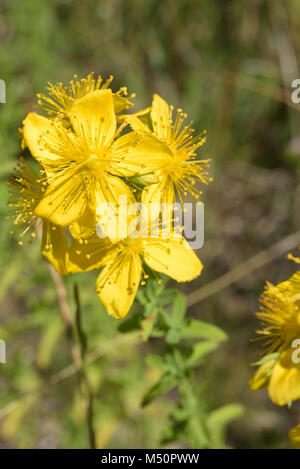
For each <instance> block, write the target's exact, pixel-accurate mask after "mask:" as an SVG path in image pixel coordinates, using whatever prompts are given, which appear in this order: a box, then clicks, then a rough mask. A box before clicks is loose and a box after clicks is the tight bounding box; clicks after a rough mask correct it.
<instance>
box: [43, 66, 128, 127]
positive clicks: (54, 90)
mask: <svg viewBox="0 0 300 469" xmlns="http://www.w3.org/2000/svg"><path fill="white" fill-rule="evenodd" d="M112 80H113V76H112V75H111V76H110V77H109V78H108V79H107V80H106V81H105V82H103V79H102V77H101V76H100V75H99V76H98V77H97V78H94V74H93V73H89V75H88V76H87V77H86V78H82V79H81V80H78V79H77V75H74V79H73V80H71V81H70V83H69V85H67V86H64V85H63V83H57V84H56V85H53V84H52V83H48V86H47V91H48V95H45V94H44V93H39V94H37V98H38V106H39V107H40V108H41V109H44V110H45V111H47V113H48V114H49V115H50V116H58V117H60V118H62V119H68V118H69V113H70V111H71V109H72V106H73V104H74V103H75V102H76V101H78V100H79V99H81V98H83V97H84V96H86V95H88V94H89V93H93V92H94V91H97V90H100V89H101V90H105V89H107V88H108V87H109V85H110V84H111V82H112ZM134 97H135V94H134V93H133V94H131V95H130V96H128V95H127V88H126V87H125V86H124V87H122V88H120V89H119V91H117V92H116V93H113V105H114V110H115V113H116V114H117V113H119V112H122V111H124V110H125V109H128V108H131V107H132V106H133V104H132V103H131V101H130V100H131V99H132V98H134Z"/></svg>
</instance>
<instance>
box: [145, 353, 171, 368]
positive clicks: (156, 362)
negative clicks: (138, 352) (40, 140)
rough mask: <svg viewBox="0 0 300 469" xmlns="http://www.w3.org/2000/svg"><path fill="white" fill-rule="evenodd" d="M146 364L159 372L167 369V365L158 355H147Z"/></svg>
mask: <svg viewBox="0 0 300 469" xmlns="http://www.w3.org/2000/svg"><path fill="white" fill-rule="evenodd" d="M146 363H147V365H148V366H152V367H153V368H158V369H159V370H161V371H166V368H169V365H168V364H167V363H166V362H165V361H164V359H163V358H162V357H160V356H159V355H153V354H149V355H147V357H146Z"/></svg>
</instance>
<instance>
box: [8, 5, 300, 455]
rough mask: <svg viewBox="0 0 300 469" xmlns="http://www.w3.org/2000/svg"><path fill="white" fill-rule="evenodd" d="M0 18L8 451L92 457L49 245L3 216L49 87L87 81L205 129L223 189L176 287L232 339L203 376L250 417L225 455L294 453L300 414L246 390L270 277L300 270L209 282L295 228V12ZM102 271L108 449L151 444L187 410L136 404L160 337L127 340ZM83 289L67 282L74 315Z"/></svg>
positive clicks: (97, 367)
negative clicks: (158, 102)
mask: <svg viewBox="0 0 300 469" xmlns="http://www.w3.org/2000/svg"><path fill="white" fill-rule="evenodd" d="M0 8H1V10H0V78H1V79H3V80H5V82H6V86H7V102H6V104H0V129H1V131H0V148H1V165H0V177H1V187H0V191H1V198H0V210H1V231H0V238H1V242H0V263H1V282H0V338H2V339H5V340H6V342H7V364H6V365H0V447H3V448H10V447H19V448H35V447H38V448H48V447H50V448H59V447H63V448H67V447H73V448H85V447H88V440H87V434H86V427H85V422H84V417H83V411H82V408H81V406H80V403H79V396H78V393H77V391H76V384H77V381H76V376H74V375H72V376H70V377H66V378H64V379H60V380H58V382H55V379H53V375H55V374H56V373H58V372H59V371H60V370H61V369H63V368H64V367H66V366H68V365H69V364H70V363H71V357H70V351H69V344H68V341H67V339H66V338H65V333H64V329H63V325H62V322H61V319H60V313H59V307H58V301H57V294H56V291H55V289H54V286H53V280H52V277H51V275H50V272H49V269H48V266H47V263H46V261H45V260H44V259H43V258H42V257H41V255H40V253H39V246H38V242H36V243H33V244H31V245H30V244H27V243H24V246H22V247H20V246H18V244H17V240H16V239H15V238H14V237H12V236H11V235H10V229H11V225H10V222H9V221H8V220H6V219H5V216H6V215H7V207H6V203H7V184H6V180H7V179H8V177H9V175H10V173H11V171H12V168H13V166H14V163H15V161H16V160H17V158H18V156H19V154H20V142H19V139H18V136H17V131H18V128H19V127H20V125H21V122H22V119H24V117H25V116H26V114H27V113H28V112H29V111H31V110H33V109H34V107H33V106H34V103H35V94H36V93H38V92H42V91H43V90H44V88H45V86H46V84H47V82H48V81H51V82H56V81H63V82H68V81H69V80H70V79H72V76H73V75H74V74H75V73H76V74H78V76H79V77H83V76H85V75H87V74H88V73H89V72H91V71H93V72H95V74H96V75H97V74H101V75H102V76H103V77H104V78H105V77H108V76H109V75H110V74H113V75H114V77H115V78H114V81H113V89H115V90H117V89H118V88H119V87H120V86H124V85H126V86H127V87H128V90H129V92H136V94H137V96H136V98H135V108H136V109H139V108H142V107H145V106H148V105H149V104H150V103H151V97H152V93H153V92H157V93H159V94H160V95H161V96H163V97H164V98H165V99H166V100H167V101H168V102H169V103H172V104H174V105H175V106H180V107H182V108H183V109H184V110H185V111H186V112H187V113H188V116H189V118H191V119H193V120H194V121H195V128H196V129H197V130H198V131H201V130H203V129H206V130H207V134H208V142H207V144H206V145H204V146H203V147H202V148H201V151H200V156H201V157H206V156H209V157H212V158H213V165H212V170H211V173H212V175H213V177H214V182H213V183H212V184H210V186H209V187H208V188H205V190H204V195H203V201H204V203H205V211H206V219H205V222H206V228H205V236H206V242H205V246H204V247H203V248H202V249H201V250H200V251H199V256H200V258H201V260H202V261H203V263H204V266H205V268H204V273H203V275H202V276H201V277H200V278H199V279H197V280H195V281H194V282H192V283H191V284H188V285H184V286H183V287H181V290H182V291H186V292H187V293H190V292H191V291H196V290H198V289H199V292H200V293H199V292H198V293H199V295H200V296H199V298H200V299H201V301H197V302H195V304H193V306H191V307H190V308H189V315H191V316H195V317H197V318H198V319H203V320H207V321H210V322H213V323H215V324H217V325H218V326H220V327H222V328H223V329H224V330H225V331H226V332H227V333H228V335H229V341H228V342H227V343H226V344H225V345H223V346H222V347H221V348H220V349H219V350H218V351H217V352H216V353H215V354H213V355H212V356H210V357H209V358H208V359H207V363H206V365H205V367H204V368H202V370H201V373H202V376H200V379H202V378H203V379H204V378H205V379H207V383H208V384H206V395H207V396H208V398H209V400H210V401H211V402H212V405H213V406H219V405H223V404H226V403H228V402H232V401H234V402H239V403H241V404H243V405H244V406H245V409H246V412H245V415H244V417H243V418H241V419H240V420H238V421H236V422H235V423H233V424H232V425H231V426H230V427H229V434H228V444H229V445H230V446H232V447H234V448H284V447H286V446H287V445H288V443H287V431H288V429H289V428H291V427H292V426H293V425H295V424H297V423H298V422H299V416H300V407H299V404H295V405H293V408H292V409H291V410H287V409H286V408H278V407H275V406H274V405H272V404H271V403H270V401H269V399H268V397H267V393H266V392H265V391H264V390H262V391H257V392H255V393H253V392H250V391H249V390H248V387H247V386H248V384H247V383H248V380H249V378H250V376H251V374H252V373H253V368H251V367H250V363H252V362H254V361H255V360H256V358H257V354H258V351H259V350H258V345H257V344H255V343H254V344H249V339H250V338H253V337H254V336H255V329H256V328H257V322H256V319H255V317H254V312H255V311H257V309H258V300H257V298H258V296H259V294H260V292H261V291H262V289H263V285H264V282H265V280H266V279H268V280H269V281H271V282H273V283H276V282H279V281H282V280H285V279H286V278H287V277H288V275H289V274H291V273H293V272H294V271H295V265H293V263H291V262H289V261H287V260H286V258H285V254H280V253H278V255H275V259H274V260H273V261H272V262H269V263H264V265H262V266H259V265H257V266H255V262H254V267H257V268H250V267H249V272H247V275H245V276H243V277H241V278H238V277H239V275H238V274H236V276H235V277H234V276H230V275H231V274H229V276H228V277H227V280H228V279H229V280H228V282H227V283H228V286H227V287H226V288H223V286H224V287H225V286H226V285H222V284H221V285H219V286H218V285H217V286H216V288H214V284H213V288H212V290H211V291H208V290H207V287H205V286H206V285H207V284H210V282H212V281H214V280H215V279H217V278H218V277H220V276H222V275H224V274H226V273H227V272H231V270H232V269H234V268H235V267H236V266H238V265H239V264H241V263H242V262H244V261H246V260H247V259H250V258H251V257H252V256H254V255H256V254H258V253H260V252H261V251H262V250H264V249H266V248H268V247H270V246H272V245H274V243H277V242H279V241H280V240H282V239H283V238H285V237H286V236H288V235H289V234H291V233H294V232H296V231H297V230H298V229H299V227H300V223H299V221H300V213H299V198H300V186H299V172H298V169H299V161H300V160H299V156H300V128H299V126H300V122H299V114H298V112H299V109H300V107H299V106H300V105H298V110H297V105H293V104H292V103H291V98H290V95H291V82H292V80H293V79H295V78H299V77H300V72H299V69H298V57H299V49H300V3H299V0H286V1H283V0H272V1H271V0H270V1H267V0H226V1H224V0H178V1H177V0H143V1H141V0H127V1H122V0H85V1H84V2H83V1H81V0H74V1H71V0H52V1H51V2H49V1H46V0H1V1H0ZM299 241H300V235H299ZM294 244H295V243H294ZM293 247H294V246H293ZM288 249H289V247H288V248H287V250H288ZM275 252H276V249H275ZM294 252H295V251H294ZM252 267H253V265H252ZM246 270H247V268H246ZM96 275H97V272H92V273H89V274H85V275H82V276H81V275H79V276H77V277H76V280H77V281H78V284H79V285H80V288H81V296H82V304H83V310H84V327H85V328H86V330H87V331H88V336H89V347H90V349H91V350H94V349H99V350H100V352H99V358H98V360H96V361H95V362H94V363H93V364H92V366H91V367H90V370H89V372H90V375H91V380H92V382H93V385H94V388H95V392H96V393H97V403H96V407H97V416H98V417H97V419H98V420H97V422H96V429H97V444H98V447H104V448H105V447H111V448H130V447H138V448H143V447H147V448H156V447H158V446H159V441H160V439H161V435H162V431H163V428H164V425H165V424H166V416H167V414H168V412H169V410H170V409H171V408H172V405H173V401H174V400H176V396H174V395H172V394H171V395H168V396H166V397H164V398H160V399H159V400H157V401H156V402H155V403H153V404H151V405H150V406H148V407H147V408H146V409H141V407H140V401H141V399H142V396H143V395H144V393H145V392H146V391H147V389H149V387H150V386H151V385H152V384H153V383H154V381H155V380H156V378H157V371H156V370H154V369H152V368H150V367H148V366H147V365H146V364H145V363H144V357H145V354H146V353H147V352H149V350H150V351H151V352H152V353H153V352H155V351H157V348H159V341H157V340H151V341H150V342H149V343H147V345H144V344H142V345H141V344H140V342H137V341H136V340H135V339H134V338H130V337H129V336H128V337H127V336H124V335H122V334H120V333H119V332H118V331H117V327H118V326H119V323H118V322H117V321H116V320H114V319H112V318H110V317H108V316H107V314H106V312H105V311H104V309H103V308H102V306H101V304H100V303H99V301H98V300H97V297H96V295H95V294H94V291H93V285H94V281H95V278H96ZM233 280H234V281H233ZM73 282H74V277H72V276H71V277H70V278H67V279H66V280H65V284H66V287H67V291H68V294H69V296H70V307H71V309H74V308H75V305H74V303H73V300H72V284H73ZM205 288H206V290H205ZM203 289H204V290H203ZM41 389H43V391H42V392H41V391H40V390H41ZM176 445H177V447H182V445H183V443H182V442H177V443H175V446H176Z"/></svg>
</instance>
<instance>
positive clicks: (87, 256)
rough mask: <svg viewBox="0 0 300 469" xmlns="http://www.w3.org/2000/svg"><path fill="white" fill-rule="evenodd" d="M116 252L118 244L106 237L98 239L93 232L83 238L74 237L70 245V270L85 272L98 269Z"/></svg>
mask: <svg viewBox="0 0 300 469" xmlns="http://www.w3.org/2000/svg"><path fill="white" fill-rule="evenodd" d="M117 254H118V246H116V245H113V244H112V243H111V242H110V241H109V239H108V238H106V239H100V238H98V236H97V235H96V233H94V234H93V235H92V236H91V237H90V238H88V239H85V240H80V239H79V240H77V239H74V240H73V241H72V244H71V247H70V263H71V264H72V272H87V271H89V270H94V269H99V268H100V267H102V266H103V265H104V264H106V263H107V262H108V261H111V259H113V258H114V257H116V256H117Z"/></svg>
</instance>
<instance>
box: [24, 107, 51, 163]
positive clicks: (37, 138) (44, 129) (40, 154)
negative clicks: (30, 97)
mask: <svg viewBox="0 0 300 469" xmlns="http://www.w3.org/2000/svg"><path fill="white" fill-rule="evenodd" d="M52 128H53V121H51V120H50V119H47V118H46V117H43V116H40V115H39V114H36V113H34V112H30V113H29V114H28V116H27V117H26V119H25V120H24V121H23V136H24V141H25V144H26V145H27V146H28V148H29V150H30V153H31V154H32V156H33V157H34V158H35V159H36V160H37V161H38V162H39V163H40V164H41V165H42V166H45V163H47V161H51V162H52V163H53V162H55V161H56V160H57V159H58V158H59V156H57V155H56V154H54V153H51V152H49V151H48V150H46V149H45V147H44V146H43V145H42V144H41V137H42V136H43V135H46V134H47V133H48V132H51V130H52Z"/></svg>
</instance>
